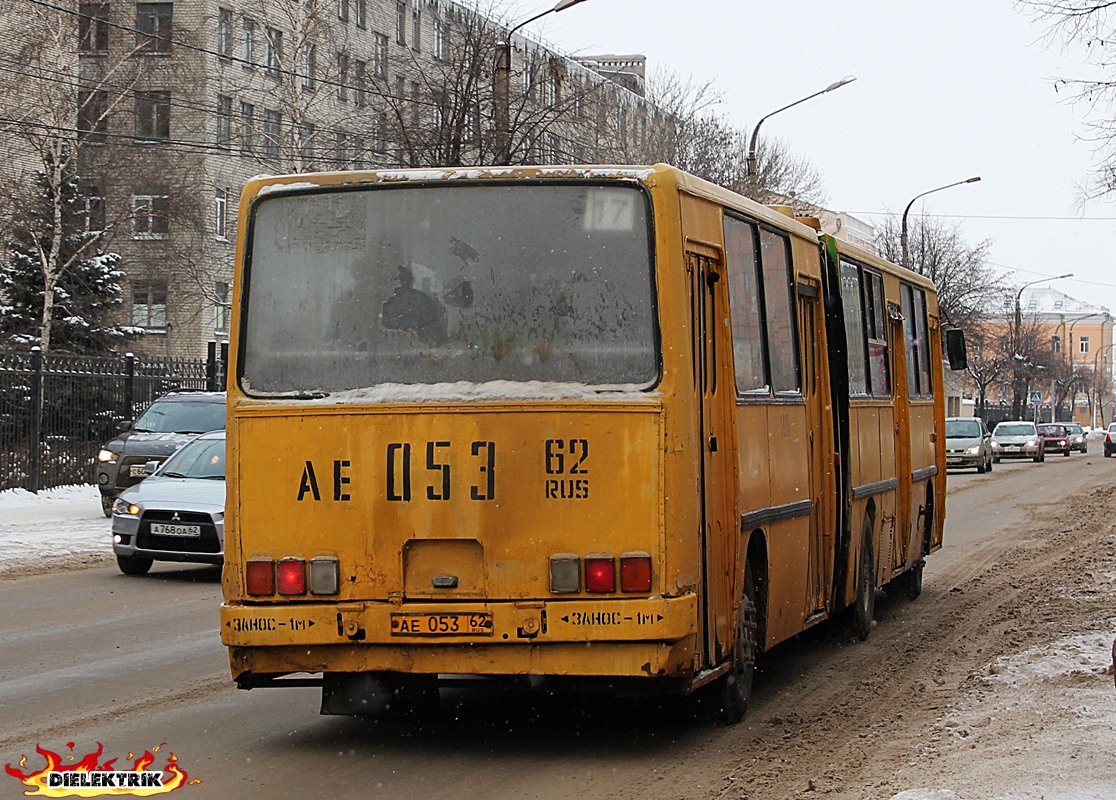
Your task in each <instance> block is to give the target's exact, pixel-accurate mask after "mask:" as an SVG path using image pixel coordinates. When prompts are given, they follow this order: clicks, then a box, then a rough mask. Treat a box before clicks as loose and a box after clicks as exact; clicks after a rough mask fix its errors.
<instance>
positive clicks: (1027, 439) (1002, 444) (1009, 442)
mask: <svg viewBox="0 0 1116 800" xmlns="http://www.w3.org/2000/svg"><path fill="white" fill-rule="evenodd" d="M1001 458H1029V459H1031V460H1032V461H1034V462H1036V463H1037V462H1039V461H1045V460H1046V443H1045V442H1044V440H1043V438H1042V437H1041V436H1039V433H1038V429H1037V428H1036V427H1035V423H1033V422H1027V421H1026V420H1006V421H1004V422H1001V423H1000V424H998V425H997V426H996V429H995V430H994V431H992V460H993V461H994V462H996V463H997V464H999V463H1000V459H1001Z"/></svg>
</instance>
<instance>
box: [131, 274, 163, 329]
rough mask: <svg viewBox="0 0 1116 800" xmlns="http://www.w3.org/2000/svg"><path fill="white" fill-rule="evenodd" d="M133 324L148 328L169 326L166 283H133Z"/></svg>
mask: <svg viewBox="0 0 1116 800" xmlns="http://www.w3.org/2000/svg"><path fill="white" fill-rule="evenodd" d="M132 324H133V325H136V326H139V327H141V328H147V329H148V330H165V329H166V327H167V285H166V284H165V283H155V282H152V283H133V284H132Z"/></svg>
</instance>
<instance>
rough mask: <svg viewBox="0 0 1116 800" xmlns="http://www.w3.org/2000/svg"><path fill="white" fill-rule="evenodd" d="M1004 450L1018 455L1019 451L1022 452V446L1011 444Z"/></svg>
mask: <svg viewBox="0 0 1116 800" xmlns="http://www.w3.org/2000/svg"><path fill="white" fill-rule="evenodd" d="M1004 450H1006V451H1007V452H1009V453H1018V452H1019V450H1020V445H1017V444H1009V445H1008V446H1007V447H1005V448H1004Z"/></svg>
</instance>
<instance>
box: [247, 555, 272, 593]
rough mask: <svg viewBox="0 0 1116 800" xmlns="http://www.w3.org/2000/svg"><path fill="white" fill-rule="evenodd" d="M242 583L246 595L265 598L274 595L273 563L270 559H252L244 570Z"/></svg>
mask: <svg viewBox="0 0 1116 800" xmlns="http://www.w3.org/2000/svg"><path fill="white" fill-rule="evenodd" d="M244 583H245V588H246V589H247V590H248V594H250V595H252V596H253V597H265V596H267V595H269V594H275V562H273V561H272V560H271V559H270V558H254V559H252V560H251V561H249V562H248V564H247V565H246V567H245V569H244Z"/></svg>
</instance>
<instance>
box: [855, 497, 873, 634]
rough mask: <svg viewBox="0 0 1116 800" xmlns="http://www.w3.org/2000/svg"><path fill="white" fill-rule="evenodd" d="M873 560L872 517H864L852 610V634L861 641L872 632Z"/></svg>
mask: <svg viewBox="0 0 1116 800" xmlns="http://www.w3.org/2000/svg"><path fill="white" fill-rule="evenodd" d="M873 561H874V559H873V557H872V518H871V517H865V519H864V533H863V534H861V537H860V560H859V562H858V564H857V570H856V607H855V609H854V611H853V634H855V636H856V638H857V639H859V640H860V641H862V642H863V641H864V640H865V639H867V638H868V637H869V636H870V635H871V634H872V617H874V616H875V615H876V570H875V567H874V564H873Z"/></svg>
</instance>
